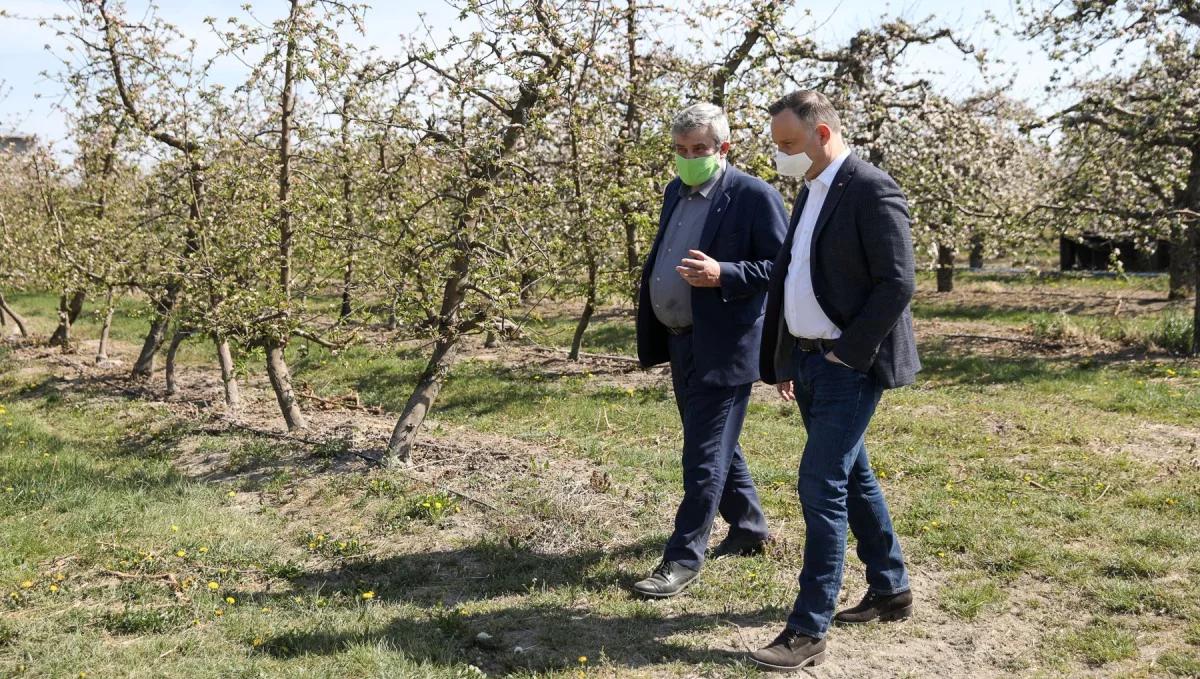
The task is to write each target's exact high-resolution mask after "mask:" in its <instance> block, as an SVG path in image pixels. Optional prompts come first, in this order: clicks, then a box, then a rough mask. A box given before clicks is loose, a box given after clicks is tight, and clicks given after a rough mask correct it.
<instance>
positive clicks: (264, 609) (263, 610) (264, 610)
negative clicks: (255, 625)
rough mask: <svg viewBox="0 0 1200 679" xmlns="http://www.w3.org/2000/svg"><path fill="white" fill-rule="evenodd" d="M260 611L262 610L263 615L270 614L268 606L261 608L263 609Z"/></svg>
mask: <svg viewBox="0 0 1200 679" xmlns="http://www.w3.org/2000/svg"><path fill="white" fill-rule="evenodd" d="M260 610H262V612H263V613H270V612H271V609H270V607H268V606H263V607H262V608H261V609H260Z"/></svg>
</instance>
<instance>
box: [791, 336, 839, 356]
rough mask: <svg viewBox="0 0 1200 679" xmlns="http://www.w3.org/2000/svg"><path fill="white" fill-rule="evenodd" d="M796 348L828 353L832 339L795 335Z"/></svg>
mask: <svg viewBox="0 0 1200 679" xmlns="http://www.w3.org/2000/svg"><path fill="white" fill-rule="evenodd" d="M793 339H795V340H796V349H797V350H799V351H819V352H821V353H823V354H824V353H828V352H830V351H833V340H827V339H809V338H807V337H795V338H793Z"/></svg>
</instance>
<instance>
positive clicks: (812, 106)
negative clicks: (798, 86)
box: [767, 90, 842, 132]
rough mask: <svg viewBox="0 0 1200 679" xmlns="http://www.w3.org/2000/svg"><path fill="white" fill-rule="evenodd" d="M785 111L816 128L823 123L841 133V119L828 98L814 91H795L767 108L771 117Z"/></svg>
mask: <svg viewBox="0 0 1200 679" xmlns="http://www.w3.org/2000/svg"><path fill="white" fill-rule="evenodd" d="M785 109H787V110H790V111H791V112H792V113H795V114H796V117H797V118H799V119H800V120H803V121H804V122H806V123H808V124H809V125H810V126H812V127H816V126H817V124H819V123H825V124H826V125H828V126H829V129H831V130H833V131H834V132H841V131H842V119H841V118H840V117H838V113H837V109H835V108H834V107H833V104H831V103H830V102H829V98H828V97H826V96H825V95H824V94H821V93H820V92H818V91H816V90H796V91H795V92H792V93H791V94H786V95H784V96H782V97H780V98H779V99H778V100H776V101H775V103H773V104H771V105H770V106H768V107H767V112H768V113H770V114H771V115H773V116H774V115H778V114H780V113H782V112H783V111H784V110H785Z"/></svg>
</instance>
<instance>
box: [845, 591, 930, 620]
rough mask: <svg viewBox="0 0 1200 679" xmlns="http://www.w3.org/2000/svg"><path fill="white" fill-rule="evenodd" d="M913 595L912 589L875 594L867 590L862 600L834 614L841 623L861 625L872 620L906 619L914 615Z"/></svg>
mask: <svg viewBox="0 0 1200 679" xmlns="http://www.w3.org/2000/svg"><path fill="white" fill-rule="evenodd" d="M912 612H913V595H912V591H911V590H906V591H903V592H900V593H898V594H873V593H871V592H867V594H866V596H864V597H863V599H862V601H860V602H858V605H857V606H855V607H853V608H847V609H846V610H844V611H841V612H839V613H838V614H837V615H835V616H833V621H834V622H835V623H837V624H839V625H861V624H863V623H866V622H871V621H872V620H879V621H880V622H892V621H895V620H904V619H906V618H908V617H909V616H911V615H912Z"/></svg>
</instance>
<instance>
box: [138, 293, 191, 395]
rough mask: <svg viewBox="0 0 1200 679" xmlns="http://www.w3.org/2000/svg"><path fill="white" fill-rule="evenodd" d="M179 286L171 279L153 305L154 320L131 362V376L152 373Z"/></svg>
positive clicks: (142, 377)
mask: <svg viewBox="0 0 1200 679" xmlns="http://www.w3.org/2000/svg"><path fill="white" fill-rule="evenodd" d="M179 287H180V286H179V283H178V281H172V282H171V283H170V284H168V285H167V289H166V290H165V291H164V292H163V296H162V297H161V298H159V300H158V302H156V303H155V305H154V306H155V309H154V311H155V316H154V320H153V321H151V323H150V331H149V332H147V333H146V339H145V340H144V341H143V342H142V351H141V353H139V354H138V358H137V361H135V362H134V364H133V372H132V375H131V377H133V379H135V380H144V379H148V378H149V377H150V376H151V375H153V374H154V356H155V355H156V354H157V353H158V350H159V348H160V347H162V343H163V339H164V338H166V336H167V323H168V322H169V321H170V317H171V312H172V311H174V310H175V303H176V302H177V301H178V300H179Z"/></svg>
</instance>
